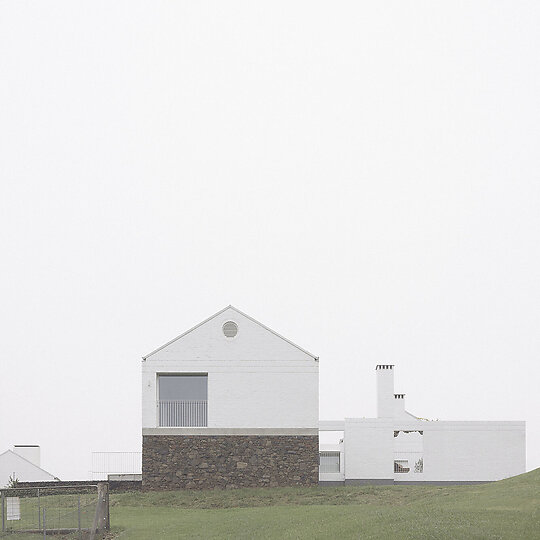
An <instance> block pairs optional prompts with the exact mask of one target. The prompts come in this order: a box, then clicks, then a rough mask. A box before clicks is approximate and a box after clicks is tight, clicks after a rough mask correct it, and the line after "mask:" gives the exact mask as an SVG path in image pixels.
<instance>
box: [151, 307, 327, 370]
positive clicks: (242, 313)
mask: <svg viewBox="0 0 540 540" xmlns="http://www.w3.org/2000/svg"><path fill="white" fill-rule="evenodd" d="M228 309H232V310H234V311H236V312H237V313H239V314H240V315H243V316H244V317H246V318H247V319H249V320H250V321H252V322H254V323H256V324H258V325H259V326H262V327H263V328H264V329H265V330H268V331H269V332H271V333H272V334H274V335H275V336H277V337H278V338H280V339H282V340H283V341H286V342H287V343H288V344H289V345H292V346H293V347H296V348H297V349H298V350H300V351H302V352H303V353H305V354H307V355H308V356H311V357H312V358H313V359H314V360H317V361H318V360H319V357H318V356H315V355H314V354H312V353H310V352H309V351H306V349H303V348H302V347H300V346H299V345H297V344H296V343H293V342H292V341H291V340H289V339H287V338H286V337H283V336H282V335H281V334H278V333H277V332H275V331H274V330H272V329H271V328H268V326H266V325H264V324H263V323H261V322H259V321H257V320H256V319H254V318H253V317H250V316H249V315H247V314H246V313H244V312H243V311H240V310H239V309H237V308H235V307H234V306H232V305H228V306H226V307H224V308H223V309H220V310H219V311H218V312H217V313H214V314H213V315H212V316H211V317H208V319H205V320H204V321H202V322H200V323H199V324H196V325H195V326H194V327H193V328H190V329H189V330H188V331H186V332H184V333H183V334H180V335H179V336H177V337H175V338H174V339H171V341H168V342H167V343H165V344H164V345H162V346H161V347H158V348H157V349H156V350H154V351H152V352H150V353H148V354H147V355H145V356H143V357H142V358H143V360H146V359H147V358H148V357H150V356H152V355H153V354H155V353H157V352H158V351H161V350H162V349H164V348H165V347H168V346H169V345H170V344H171V343H174V342H175V341H178V340H179V339H181V338H183V337H184V336H185V335H187V334H189V333H190V332H193V330H195V329H197V328H199V326H202V325H203V324H205V323H207V322H208V321H211V320H212V319H214V318H215V317H217V316H218V315H221V314H222V313H223V312H224V311H227V310H228Z"/></svg>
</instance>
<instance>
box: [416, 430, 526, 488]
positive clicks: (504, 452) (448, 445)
mask: <svg viewBox="0 0 540 540" xmlns="http://www.w3.org/2000/svg"><path fill="white" fill-rule="evenodd" d="M434 423H435V424H438V425H437V426H436V428H435V429H428V430H426V431H424V478H423V480H427V481H432V480H452V481H487V480H501V479H503V478H508V477H510V476H515V475H517V474H521V473H524V472H525V422H434Z"/></svg>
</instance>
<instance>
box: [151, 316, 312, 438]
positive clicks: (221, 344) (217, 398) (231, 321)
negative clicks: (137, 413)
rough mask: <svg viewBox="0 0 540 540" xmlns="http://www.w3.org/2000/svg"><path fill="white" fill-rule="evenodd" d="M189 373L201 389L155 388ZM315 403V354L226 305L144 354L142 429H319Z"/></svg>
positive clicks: (244, 431) (280, 431)
mask: <svg viewBox="0 0 540 540" xmlns="http://www.w3.org/2000/svg"><path fill="white" fill-rule="evenodd" d="M227 333H228V334H229V335H226V334H227ZM232 334H234V335H232ZM190 375H191V376H194V377H197V376H200V377H201V378H202V383H201V384H202V385H203V387H202V389H197V388H194V390H193V391H194V392H200V395H195V394H194V395H193V396H194V399H188V400H185V399H183V400H176V399H169V398H170V397H171V395H172V397H173V398H174V395H173V394H171V395H167V396H164V395H160V393H164V392H165V390H167V392H169V386H171V388H172V390H170V391H171V392H174V385H173V384H172V381H169V380H166V379H165V378H166V377H170V376H172V377H174V376H190ZM169 382H171V385H169V386H166V385H165V384H164V383H167V384H168V383H169ZM174 384H176V383H174ZM179 384H182V383H181V382H180V383H179ZM193 386H196V385H193ZM204 386H206V388H204ZM160 388H161V390H160ZM188 390H189V389H188ZM193 396H192V397H193ZM164 397H166V398H167V399H163V398H164ZM195 398H197V399H195ZM318 411H319V362H318V358H317V357H315V356H314V355H312V354H310V353H309V352H307V351H305V350H304V349H302V348H301V347H298V346H297V345H295V344H293V343H292V342H290V341H289V340H287V339H285V338H284V337H282V336H280V335H279V334H277V333H276V332H274V331H273V330H271V329H269V328H268V327H266V326H264V325H263V324H261V323H259V322H258V321H256V320H255V319H253V318H251V317H249V316H248V315H246V314H244V313H242V312H241V311H239V310H238V309H236V308H234V307H232V306H228V307H227V308H225V309H223V310H221V311H220V312H218V313H216V314H215V315H213V316H212V317H210V318H209V319H207V320H206V321H203V322H202V323H201V324H199V325H197V326H195V327H194V328H192V329H191V330H189V331H187V332H185V333H184V334H182V335H181V336H178V337H177V338H175V339H174V340H172V341H170V342H169V343H167V344H165V345H164V346H163V347H160V348H159V349H157V350H156V351H154V352H152V353H150V354H148V355H147V356H145V357H144V358H143V362H142V432H143V435H159V434H165V433H167V434H171V435H172V434H178V435H187V434H190V433H197V434H201V433H204V434H207V435H212V434H224V435H227V434H231V435H234V434H257V433H260V434H291V435H294V434H298V435H317V434H318V422H319V418H318Z"/></svg>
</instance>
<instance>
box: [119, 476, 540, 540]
mask: <svg viewBox="0 0 540 540" xmlns="http://www.w3.org/2000/svg"><path fill="white" fill-rule="evenodd" d="M110 511H111V524H112V527H113V531H112V532H113V536H114V537H115V538H116V537H118V538H120V539H126V540H131V539H133V540H153V539H160V540H161V539H163V540H168V539H180V538H205V539H212V538H270V539H291V538H309V539H319V538H332V539H333V538H336V539H337V538H339V539H341V538H362V539H364V538H377V539H379V538H380V539H390V538H396V539H400V540H401V539H421V538H430V539H435V538H441V539H453V538H460V539H467V540H469V539H475V538H489V539H496V538H501V539H502V538H504V539H507V538H508V539H517V538H519V539H526V540H535V539H540V469H536V470H535V471H532V472H530V473H527V474H523V475H521V476H517V477H514V478H510V479H508V480H502V481H500V482H495V483H492V484H485V485H476V486H454V487H433V486H418V487H416V486H414V487H413V486H400V487H397V486H363V487H333V488H330V487H324V488H323V487H315V488H274V489H272V488H268V489H241V490H231V491H202V492H201V491H199V492H191V491H170V492H159V493H157V492H151V493H123V494H113V495H111V509H110Z"/></svg>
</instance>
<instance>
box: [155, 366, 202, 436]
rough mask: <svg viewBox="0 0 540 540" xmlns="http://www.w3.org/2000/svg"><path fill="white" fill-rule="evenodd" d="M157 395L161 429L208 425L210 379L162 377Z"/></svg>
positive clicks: (186, 376) (197, 375)
mask: <svg viewBox="0 0 540 540" xmlns="http://www.w3.org/2000/svg"><path fill="white" fill-rule="evenodd" d="M158 392H159V400H158V420H159V425H160V426H163V427H205V426H207V425H208V375H206V374H185V375H159V377H158Z"/></svg>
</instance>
